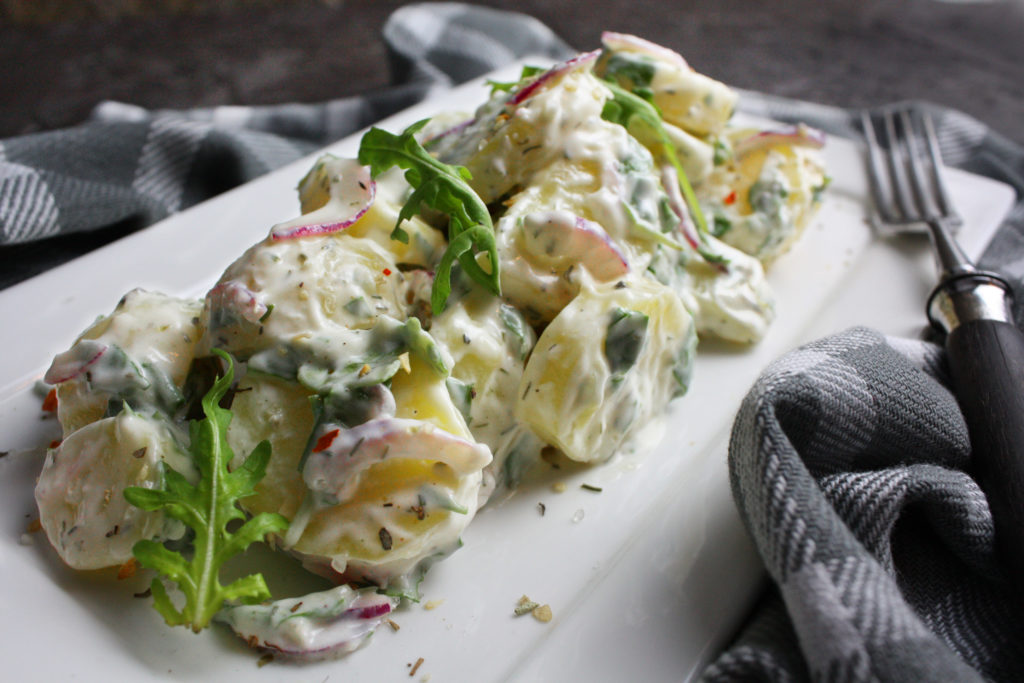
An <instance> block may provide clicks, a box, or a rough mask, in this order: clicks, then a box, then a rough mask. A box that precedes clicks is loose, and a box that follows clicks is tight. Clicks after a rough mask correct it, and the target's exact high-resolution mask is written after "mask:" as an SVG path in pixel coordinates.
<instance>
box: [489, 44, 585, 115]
mask: <svg viewBox="0 0 1024 683" xmlns="http://www.w3.org/2000/svg"><path fill="white" fill-rule="evenodd" d="M599 54H601V51H600V50H594V51H593V52H584V53H583V54H579V55H576V56H575V57H573V58H572V59H570V60H568V61H566V62H562V63H561V64H556V65H555V66H553V67H551V68H550V69H548V70H547V71H545V72H544V73H542V74H541V75H540V76H537V78H535V79H534V80H532V81H530V82H529V83H527V84H526V85H525V86H523V88H522V89H520V90H519V91H517V92H516V93H515V94H514V95H513V96H512V97H511V99H509V101H508V105H509V106H511V107H515V106H517V105H519V104H521V103H522V102H523V101H524V100H527V99H529V98H530V97H532V96H533V95H534V94H536V93H537V91H538V90H539V89H540V88H542V87H543V86H544V85H545V84H547V83H549V82H551V81H552V80H553V79H555V78H560V77H562V76H564V75H566V74H568V73H570V72H572V71H575V70H577V69H582V68H584V67H587V66H591V65H592V64H593V63H594V62H595V61H597V56H598V55H599Z"/></svg>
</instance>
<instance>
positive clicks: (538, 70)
mask: <svg viewBox="0 0 1024 683" xmlns="http://www.w3.org/2000/svg"><path fill="white" fill-rule="evenodd" d="M545 71H547V69H545V68H544V67H542V66H530V65H529V64H527V65H525V66H523V70H522V71H521V72H520V73H519V80H518V81H494V80H491V79H487V85H489V86H491V95H492V96H493V95H494V94H495V93H498V92H509V91H510V90H512V89H513V88H515V87H516V86H518V85H522V83H523V82H524V81H527V80H529V79H531V78H533V77H534V76H536V75H537V74H542V73H544V72H545Z"/></svg>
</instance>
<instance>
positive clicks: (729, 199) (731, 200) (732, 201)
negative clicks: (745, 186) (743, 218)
mask: <svg viewBox="0 0 1024 683" xmlns="http://www.w3.org/2000/svg"><path fill="white" fill-rule="evenodd" d="M722 201H723V202H725V203H726V204H735V203H736V190H733V191H732V192H730V193H729V194H728V196H727V197H726V198H725V199H723V200H722Z"/></svg>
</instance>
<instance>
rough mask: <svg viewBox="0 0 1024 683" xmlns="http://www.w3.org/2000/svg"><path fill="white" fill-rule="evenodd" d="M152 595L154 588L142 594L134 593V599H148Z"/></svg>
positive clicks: (147, 589)
mask: <svg viewBox="0 0 1024 683" xmlns="http://www.w3.org/2000/svg"><path fill="white" fill-rule="evenodd" d="M152 594H153V589H152V588H146V590H144V591H142V592H141V593H132V597H133V598H148V597H149V596H151V595H152Z"/></svg>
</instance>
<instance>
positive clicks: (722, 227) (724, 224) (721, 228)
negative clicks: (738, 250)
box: [711, 214, 732, 237]
mask: <svg viewBox="0 0 1024 683" xmlns="http://www.w3.org/2000/svg"><path fill="white" fill-rule="evenodd" d="M712 225H713V227H712V228H711V234H712V235H714V236H715V237H721V236H722V235H724V234H725V233H727V232H729V230H731V229H732V221H731V220H729V219H728V218H726V217H725V216H719V215H718V214H715V215H714V216H713V218H712Z"/></svg>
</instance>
